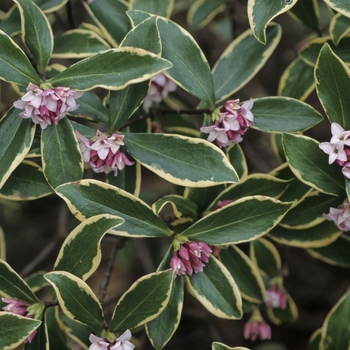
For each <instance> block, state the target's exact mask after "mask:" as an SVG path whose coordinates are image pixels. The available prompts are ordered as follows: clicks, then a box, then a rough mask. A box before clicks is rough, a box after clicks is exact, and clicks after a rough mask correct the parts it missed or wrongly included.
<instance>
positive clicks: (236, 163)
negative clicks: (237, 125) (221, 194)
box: [227, 143, 248, 179]
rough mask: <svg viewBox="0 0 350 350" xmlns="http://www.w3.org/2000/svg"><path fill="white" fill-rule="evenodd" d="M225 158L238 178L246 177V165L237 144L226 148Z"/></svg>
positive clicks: (240, 148)
mask: <svg viewBox="0 0 350 350" xmlns="http://www.w3.org/2000/svg"><path fill="white" fill-rule="evenodd" d="M227 158H228V159H229V161H230V163H231V164H232V166H233V167H234V168H235V170H236V172H237V175H238V177H239V178H240V179H241V178H244V177H246V176H247V175H248V165H247V161H246V159H245V156H244V153H243V150H242V147H241V146H240V145H239V144H238V143H234V144H233V145H232V146H230V147H229V148H227Z"/></svg>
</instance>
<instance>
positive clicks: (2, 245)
mask: <svg viewBox="0 0 350 350" xmlns="http://www.w3.org/2000/svg"><path fill="white" fill-rule="evenodd" d="M0 260H4V261H6V241H5V235H4V230H3V229H2V227H1V226H0Z"/></svg>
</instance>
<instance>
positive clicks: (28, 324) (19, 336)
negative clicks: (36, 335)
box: [0, 312, 41, 350]
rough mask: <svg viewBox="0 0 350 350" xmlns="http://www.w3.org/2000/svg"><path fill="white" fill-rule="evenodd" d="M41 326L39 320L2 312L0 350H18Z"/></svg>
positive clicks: (0, 317)
mask: <svg viewBox="0 0 350 350" xmlns="http://www.w3.org/2000/svg"><path fill="white" fill-rule="evenodd" d="M40 324H41V321H39V320H34V319H31V318H28V317H24V316H19V315H16V314H14V313H12V312H0V348H1V349H4V350H11V349H16V348H17V347H18V346H19V345H20V344H21V343H23V342H24V341H25V340H26V339H27V338H28V336H29V335H30V334H31V333H32V332H33V331H34V330H35V329H37V328H38V327H39V326H40Z"/></svg>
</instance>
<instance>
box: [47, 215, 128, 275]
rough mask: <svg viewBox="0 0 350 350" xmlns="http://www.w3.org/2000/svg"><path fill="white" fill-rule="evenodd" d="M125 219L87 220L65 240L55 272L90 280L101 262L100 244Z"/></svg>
mask: <svg viewBox="0 0 350 350" xmlns="http://www.w3.org/2000/svg"><path fill="white" fill-rule="evenodd" d="M123 222H124V220H123V219H121V218H119V217H117V216H111V215H96V216H93V217H91V218H89V219H86V220H85V221H84V222H82V223H81V224H80V225H79V226H77V227H76V228H75V229H74V230H73V231H72V232H71V233H70V234H69V235H68V237H67V238H66V239H65V241H64V243H63V244H62V246H61V249H60V252H59V254H58V256H57V259H56V262H55V266H54V270H56V271H57V270H61V271H67V272H69V273H71V274H73V275H75V276H77V277H79V278H81V279H82V280H84V281H85V280H86V279H88V278H89V277H90V276H91V275H92V274H93V273H94V272H95V271H96V269H97V268H98V266H99V264H100V262H101V247H100V243H101V240H102V238H103V236H104V235H105V234H106V233H107V232H108V231H109V230H111V229H112V228H114V227H116V226H119V225H121V224H122V223H123Z"/></svg>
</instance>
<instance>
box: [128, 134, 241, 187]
mask: <svg viewBox="0 0 350 350" xmlns="http://www.w3.org/2000/svg"><path fill="white" fill-rule="evenodd" d="M124 143H125V146H126V148H127V149H128V151H129V152H130V154H131V155H132V156H133V157H134V158H136V159H137V160H138V161H139V162H140V163H141V164H142V165H143V166H145V167H146V168H148V169H150V170H152V171H153V172H155V173H156V174H157V175H159V176H160V177H162V178H164V179H165V180H167V181H169V182H171V183H174V184H178V185H181V186H191V187H207V186H214V185H217V184H220V183H227V182H228V183H232V182H236V181H237V180H238V177H237V174H236V172H235V170H234V169H233V167H232V165H231V164H230V163H229V161H228V160H227V158H226V156H225V155H224V153H223V152H222V151H221V150H220V149H219V148H218V147H216V146H214V145H213V144H211V143H210V142H208V141H205V140H202V139H195V138H189V137H185V136H180V135H170V134H146V133H128V134H125V138H124ZM174 150H176V151H175V152H174ZM204 154H205V157H203V155H204Z"/></svg>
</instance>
